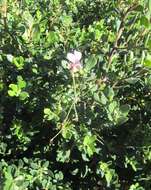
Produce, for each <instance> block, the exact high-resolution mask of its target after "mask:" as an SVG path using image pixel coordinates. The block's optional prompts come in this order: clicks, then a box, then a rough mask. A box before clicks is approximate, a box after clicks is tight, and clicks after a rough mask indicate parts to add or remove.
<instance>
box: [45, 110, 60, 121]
mask: <svg viewBox="0 0 151 190" xmlns="http://www.w3.org/2000/svg"><path fill="white" fill-rule="evenodd" d="M44 118H45V119H46V120H53V119H56V120H58V119H59V118H58V116H57V115H56V114H55V113H54V112H52V111H51V110H50V108H44Z"/></svg>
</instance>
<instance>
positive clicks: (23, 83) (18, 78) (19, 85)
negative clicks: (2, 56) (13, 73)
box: [17, 76, 26, 88]
mask: <svg viewBox="0 0 151 190" xmlns="http://www.w3.org/2000/svg"><path fill="white" fill-rule="evenodd" d="M17 80H18V82H17V84H18V87H19V88H25V87H26V82H25V81H24V80H23V78H22V77H21V76H18V77H17Z"/></svg>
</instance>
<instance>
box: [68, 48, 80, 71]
mask: <svg viewBox="0 0 151 190" xmlns="http://www.w3.org/2000/svg"><path fill="white" fill-rule="evenodd" d="M81 58H82V53H81V52H79V51H76V50H74V52H73V53H68V54H67V59H68V60H69V61H70V63H69V70H70V71H71V72H72V73H75V72H77V71H79V70H80V69H81V68H82V65H81V63H80V60H81Z"/></svg>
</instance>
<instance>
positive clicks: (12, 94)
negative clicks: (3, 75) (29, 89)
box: [8, 90, 16, 96]
mask: <svg viewBox="0 0 151 190" xmlns="http://www.w3.org/2000/svg"><path fill="white" fill-rule="evenodd" d="M8 95H9V96H15V95H16V93H15V92H14V91H12V90H8Z"/></svg>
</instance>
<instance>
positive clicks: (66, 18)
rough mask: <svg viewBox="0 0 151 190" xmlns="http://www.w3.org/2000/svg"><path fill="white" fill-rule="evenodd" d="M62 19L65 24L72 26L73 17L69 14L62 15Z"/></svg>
mask: <svg viewBox="0 0 151 190" xmlns="http://www.w3.org/2000/svg"><path fill="white" fill-rule="evenodd" d="M61 21H62V23H63V25H64V26H70V25H71V24H72V17H71V16H68V15H63V16H61Z"/></svg>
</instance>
